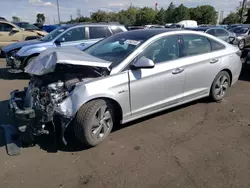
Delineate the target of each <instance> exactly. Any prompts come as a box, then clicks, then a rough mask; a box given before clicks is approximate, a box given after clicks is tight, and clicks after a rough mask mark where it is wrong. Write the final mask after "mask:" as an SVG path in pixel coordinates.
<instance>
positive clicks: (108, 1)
mask: <svg viewBox="0 0 250 188" xmlns="http://www.w3.org/2000/svg"><path fill="white" fill-rule="evenodd" d="M58 1H59V7H60V17H61V21H68V20H70V16H71V15H72V17H73V18H75V17H76V15H77V9H80V11H81V14H82V15H83V16H90V14H91V12H95V11H98V10H103V11H116V12H117V11H119V10H122V9H126V8H128V7H129V6H130V5H131V3H132V5H133V6H136V7H144V6H148V7H152V8H153V7H154V3H155V2H157V3H158V8H161V7H163V8H167V7H168V5H169V3H170V2H171V0H157V1H156V0H58ZM172 1H173V2H174V4H176V5H179V4H181V3H183V4H184V5H185V6H187V7H196V6H199V5H212V6H214V7H215V8H216V10H217V11H218V10H224V15H226V14H228V13H229V12H230V11H234V10H235V9H236V7H237V6H239V3H240V1H241V0H172ZM0 4H1V8H0V17H5V18H6V19H8V20H12V16H18V17H20V18H21V20H22V21H29V22H35V21H36V15H37V14H38V13H44V15H45V17H46V23H47V24H54V23H57V21H58V16H57V6H56V0H0Z"/></svg>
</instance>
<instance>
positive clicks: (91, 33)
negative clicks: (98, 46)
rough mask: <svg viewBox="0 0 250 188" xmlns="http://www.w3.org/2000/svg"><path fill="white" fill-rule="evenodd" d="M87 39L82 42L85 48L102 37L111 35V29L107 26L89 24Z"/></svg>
mask: <svg viewBox="0 0 250 188" xmlns="http://www.w3.org/2000/svg"><path fill="white" fill-rule="evenodd" d="M87 35H88V41H86V42H85V43H84V47H85V48H87V47H89V46H91V45H93V44H95V43H97V42H98V41H100V40H102V39H103V38H106V37H109V36H111V35H112V32H111V30H110V29H109V27H108V26H89V27H88V28H87Z"/></svg>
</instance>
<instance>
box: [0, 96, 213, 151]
mask: <svg viewBox="0 0 250 188" xmlns="http://www.w3.org/2000/svg"><path fill="white" fill-rule="evenodd" d="M209 102H211V101H210V99H209V98H205V99H201V100H198V101H195V102H191V103H188V104H185V105H181V106H179V107H176V108H172V109H170V110H165V111H162V112H159V113H156V114H153V115H150V116H147V117H144V118H140V119H138V120H135V121H132V122H130V123H126V124H124V125H119V124H118V125H117V126H115V127H114V129H113V131H112V132H116V131H120V130H122V129H125V128H127V127H130V126H133V125H135V124H137V123H141V122H144V121H147V120H149V119H152V118H154V117H157V116H161V115H164V114H166V113H170V112H173V111H176V110H179V109H181V108H184V107H188V106H191V105H194V104H197V103H209ZM0 110H1V112H2V113H0V125H3V124H4V125H15V122H14V121H13V119H12V117H11V116H9V115H8V111H9V110H8V100H5V101H1V102H0ZM111 134H112V133H111ZM65 139H66V141H67V145H65V144H63V142H62V141H61V139H59V136H58V135H42V136H39V137H36V139H35V144H36V145H37V146H38V147H40V148H41V149H42V150H44V151H46V152H48V153H56V152H57V151H63V152H79V151H84V150H88V149H90V147H87V146H84V145H83V144H81V143H80V142H79V141H78V140H77V139H76V137H75V136H74V130H73V125H72V124H71V125H69V126H68V129H67V130H66V133H65ZM5 145H6V142H5V134H4V130H3V129H2V128H1V127H0V147H4V146H5ZM22 147H25V148H26V147H30V146H28V145H23V146H22Z"/></svg>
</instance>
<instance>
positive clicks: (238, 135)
mask: <svg viewBox="0 0 250 188" xmlns="http://www.w3.org/2000/svg"><path fill="white" fill-rule="evenodd" d="M249 73H250V69H248V68H244V69H243V72H242V76H241V80H240V81H239V82H238V83H237V84H236V85H235V86H233V87H232V88H231V89H230V91H229V93H228V96H227V97H226V99H225V100H224V101H223V102H222V103H220V104H217V103H211V102H209V100H207V99H203V100H200V101H197V102H193V103H190V104H188V105H185V106H181V107H179V108H175V109H173V110H170V111H165V112H162V113H158V114H156V115H153V116H150V117H147V118H144V119H141V120H140V121H135V122H132V123H130V124H127V125H125V126H123V127H119V128H117V129H116V130H115V131H114V132H113V133H112V134H111V135H110V136H109V138H108V139H107V140H106V141H105V142H104V143H103V144H101V145H99V146H97V147H95V148H92V149H83V148H82V149H78V148H77V147H62V148H61V149H60V150H59V151H58V152H56V153H51V152H49V151H50V150H49V148H50V146H51V143H50V141H48V140H46V139H47V138H43V139H41V140H40V141H39V142H38V144H37V145H36V146H34V147H30V148H23V149H22V153H21V155H20V156H15V157H10V156H8V155H7V154H6V150H5V147H4V143H3V141H1V144H0V146H1V147H0V160H1V161H2V162H1V163H0V169H1V171H0V187H2V188H16V187H19V188H27V187H36V188H44V187H48V188H82V187H93V188H97V187H103V188H111V187H114V188H119V187H133V188H134V187H138V188H139V187H140V188H141V187H144V188H146V187H154V188H155V187H164V188H166V187H167V188H177V187H180V188H199V187H202V188H222V187H223V188H249V187H250V179H249V175H250V144H249V143H250V116H249V112H250V97H249V94H250V83H249V81H250V76H248V75H249ZM27 79H28V77H27V76H25V75H23V74H19V75H11V74H9V73H8V72H7V69H6V68H5V63H4V61H3V60H0V86H1V90H0V101H1V102H0V110H1V114H0V123H1V124H7V123H11V119H10V118H9V117H8V116H7V115H6V114H7V111H8V110H7V104H8V98H9V92H10V91H12V90H14V89H22V88H23V87H24V86H26V85H27V83H28V80H27ZM1 137H2V135H1Z"/></svg>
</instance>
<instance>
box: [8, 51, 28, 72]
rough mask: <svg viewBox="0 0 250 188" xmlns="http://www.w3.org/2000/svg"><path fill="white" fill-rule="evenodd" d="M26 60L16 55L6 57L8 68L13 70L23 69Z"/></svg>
mask: <svg viewBox="0 0 250 188" xmlns="http://www.w3.org/2000/svg"><path fill="white" fill-rule="evenodd" d="M23 60H24V58H21V57H18V56H17V55H16V54H12V55H10V56H8V55H6V66H7V67H11V68H13V69H23Z"/></svg>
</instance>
